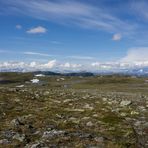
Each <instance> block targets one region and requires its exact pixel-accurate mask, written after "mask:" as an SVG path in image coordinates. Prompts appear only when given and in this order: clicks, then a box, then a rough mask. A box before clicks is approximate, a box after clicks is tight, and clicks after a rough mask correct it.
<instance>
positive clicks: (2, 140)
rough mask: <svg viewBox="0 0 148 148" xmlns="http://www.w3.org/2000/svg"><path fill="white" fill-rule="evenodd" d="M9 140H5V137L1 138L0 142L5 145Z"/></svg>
mask: <svg viewBox="0 0 148 148" xmlns="http://www.w3.org/2000/svg"><path fill="white" fill-rule="evenodd" d="M9 143H10V142H9V141H8V140H7V139H1V140H0V144H3V145H5V144H9Z"/></svg>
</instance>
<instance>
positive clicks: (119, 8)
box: [0, 0, 148, 69]
mask: <svg viewBox="0 0 148 148" xmlns="http://www.w3.org/2000/svg"><path fill="white" fill-rule="evenodd" d="M147 5H148V1H146V0H140V1H139V0H124V1H123V0H99V1H98V0H25V1H24V0H15V1H14V0H1V1H0V62H1V63H5V62H24V63H32V62H39V63H44V64H45V63H46V64H47V63H48V64H49V65H50V62H51V63H52V64H55V63H56V64H55V65H56V66H57V63H58V65H59V66H61V67H62V66H63V67H64V66H65V67H66V66H67V67H68V68H69V67H71V68H74V67H81V66H82V65H85V67H86V69H87V68H88V65H91V66H92V65H95V66H98V65H100V63H111V65H113V63H121V64H122V63H133V62H143V63H145V62H147V61H148V60H147V57H148V41H147V39H148V10H147ZM1 65H4V64H1ZM6 65H7V64H6ZM36 65H37V64H36ZM49 68H50V66H49Z"/></svg>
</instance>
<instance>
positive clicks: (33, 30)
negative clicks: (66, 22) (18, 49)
mask: <svg viewBox="0 0 148 148" xmlns="http://www.w3.org/2000/svg"><path fill="white" fill-rule="evenodd" d="M46 32H47V29H46V28H44V27H42V26H38V27H35V28H31V29H29V30H27V33H29V34H40V33H46Z"/></svg>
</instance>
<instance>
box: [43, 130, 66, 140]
mask: <svg viewBox="0 0 148 148" xmlns="http://www.w3.org/2000/svg"><path fill="white" fill-rule="evenodd" d="M64 133H65V132H64V131H60V130H59V131H58V130H55V129H54V130H52V131H45V132H44V133H43V136H42V138H46V139H47V138H52V137H53V136H59V135H62V134H64Z"/></svg>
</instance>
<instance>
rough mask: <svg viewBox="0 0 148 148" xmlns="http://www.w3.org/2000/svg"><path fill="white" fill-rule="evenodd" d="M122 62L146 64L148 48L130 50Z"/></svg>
mask: <svg viewBox="0 0 148 148" xmlns="http://www.w3.org/2000/svg"><path fill="white" fill-rule="evenodd" d="M121 61H122V62H144V61H148V47H137V48H131V49H129V50H128V52H127V55H126V56H125V57H123V58H122V59H121Z"/></svg>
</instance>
